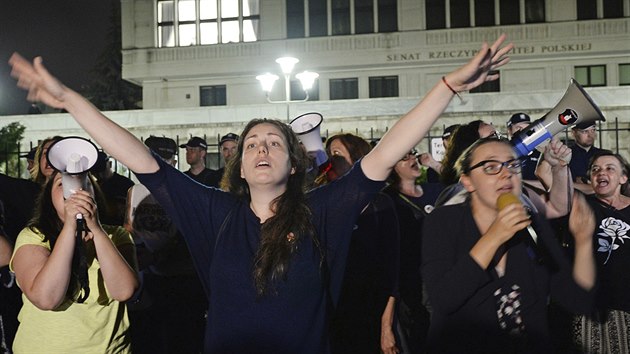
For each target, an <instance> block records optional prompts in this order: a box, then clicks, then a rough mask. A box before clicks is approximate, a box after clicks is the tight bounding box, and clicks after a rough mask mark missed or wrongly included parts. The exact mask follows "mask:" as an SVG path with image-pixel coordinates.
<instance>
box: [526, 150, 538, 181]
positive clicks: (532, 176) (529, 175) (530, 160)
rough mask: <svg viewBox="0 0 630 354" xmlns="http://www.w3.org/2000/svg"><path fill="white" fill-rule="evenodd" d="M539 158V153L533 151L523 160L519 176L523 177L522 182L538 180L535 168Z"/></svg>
mask: <svg viewBox="0 0 630 354" xmlns="http://www.w3.org/2000/svg"><path fill="white" fill-rule="evenodd" d="M540 156H541V153H540V151H538V150H536V149H534V151H532V152H531V154H529V155H527V156H526V157H525V158H524V159H523V167H522V168H521V176H523V180H524V181H532V180H538V177H536V166H537V165H538V160H540Z"/></svg>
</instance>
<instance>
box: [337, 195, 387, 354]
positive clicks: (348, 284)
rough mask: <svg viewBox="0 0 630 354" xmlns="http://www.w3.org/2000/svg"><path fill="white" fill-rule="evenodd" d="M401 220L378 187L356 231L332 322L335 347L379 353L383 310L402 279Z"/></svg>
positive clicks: (338, 350)
mask: <svg viewBox="0 0 630 354" xmlns="http://www.w3.org/2000/svg"><path fill="white" fill-rule="evenodd" d="M398 253H399V239H398V220H397V218H396V211H395V209H394V203H393V202H392V200H391V198H390V197H389V196H388V195H386V194H384V193H379V194H378V195H377V196H376V197H375V198H374V199H373V200H372V201H371V202H370V205H368V207H367V208H366V209H365V210H364V211H363V212H362V213H361V215H360V216H359V219H358V220H357V222H356V226H355V229H354V231H353V232H352V240H351V241H350V250H349V252H348V259H347V263H346V270H345V274H344V279H343V285H342V288H341V297H340V298H339V303H338V304H337V307H336V310H335V314H334V316H333V318H332V322H331V351H332V353H348V352H355V353H365V354H369V353H376V354H378V353H380V342H381V341H380V340H381V316H382V315H383V311H384V310H385V306H386V305H387V301H388V298H389V297H390V296H392V297H396V296H397V294H396V292H397V283H398Z"/></svg>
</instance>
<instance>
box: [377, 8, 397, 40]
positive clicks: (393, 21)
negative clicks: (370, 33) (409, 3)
mask: <svg viewBox="0 0 630 354" xmlns="http://www.w3.org/2000/svg"><path fill="white" fill-rule="evenodd" d="M396 31H398V7H397V5H396V0H378V32H379V33H387V32H396Z"/></svg>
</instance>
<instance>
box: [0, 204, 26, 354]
mask: <svg viewBox="0 0 630 354" xmlns="http://www.w3.org/2000/svg"><path fill="white" fill-rule="evenodd" d="M4 224H5V217H4V206H3V204H2V201H0V353H11V352H12V351H11V348H12V346H13V339H14V338H15V333H16V332H17V327H18V320H17V317H18V313H19V312H20V308H22V298H21V295H22V292H21V291H20V289H19V288H18V286H17V284H16V283H15V275H14V274H13V273H12V272H11V271H10V270H9V261H10V259H11V254H12V253H13V244H14V242H12V241H9V238H8V236H7V235H6V233H5V232H4V227H3V226H4Z"/></svg>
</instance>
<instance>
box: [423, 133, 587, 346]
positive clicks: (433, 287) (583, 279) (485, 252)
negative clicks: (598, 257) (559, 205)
mask: <svg viewBox="0 0 630 354" xmlns="http://www.w3.org/2000/svg"><path fill="white" fill-rule="evenodd" d="M457 166H458V168H457V169H458V171H460V180H461V183H462V184H463V185H464V188H465V189H466V191H467V192H468V193H469V195H468V199H467V200H466V202H464V203H460V204H456V205H448V206H444V207H440V208H436V209H435V210H434V211H433V212H432V213H431V214H429V216H428V217H427V218H426V220H425V223H424V228H423V235H424V239H423V245H422V277H423V280H424V283H425V284H426V289H427V293H428V301H429V303H430V307H431V309H432V316H431V326H430V330H429V352H435V353H462V352H466V353H521V352H526V353H530V352H531V353H544V352H549V351H550V350H551V341H550V335H549V330H548V320H547V304H548V297H549V296H551V297H552V298H557V299H562V304H563V305H564V306H565V307H567V308H569V309H570V310H572V311H577V312H581V313H585V312H588V311H590V309H591V307H592V303H593V299H594V290H593V289H594V286H595V265H594V259H593V253H592V252H593V246H592V233H593V229H594V227H595V225H594V217H593V214H592V211H591V210H590V208H589V207H588V205H587V203H586V201H585V200H584V198H583V197H582V196H581V195H577V194H576V195H577V196H576V197H575V199H574V203H573V210H572V213H571V216H570V218H569V226H570V230H571V232H572V234H573V237H574V239H575V244H576V247H575V255H574V262H573V265H571V264H570V263H569V261H568V260H567V259H566V258H565V255H564V253H563V251H562V250H561V248H560V245H559V244H558V242H557V240H556V239H555V236H554V235H553V232H552V231H551V229H550V227H549V225H548V224H547V222H546V220H545V218H544V216H541V215H539V214H536V213H532V214H531V218H530V216H529V215H528V213H527V211H526V209H525V207H524V206H523V205H522V204H521V203H520V202H517V203H510V204H509V205H507V206H498V205H497V204H498V203H497V202H498V199H500V198H499V196H501V195H502V194H507V195H511V196H512V198H513V199H516V201H518V200H519V199H518V198H522V197H523V196H522V195H521V191H522V188H521V177H520V166H521V165H520V161H519V160H517V159H516V156H515V154H514V151H513V148H512V146H511V144H509V142H507V141H500V140H497V139H493V138H490V139H480V140H479V141H477V142H476V143H474V144H473V145H472V146H471V147H470V148H469V149H468V150H466V151H465V152H464V153H463V154H462V156H461V158H460V159H459V160H458V163H457ZM528 226H531V227H532V228H533V229H532V231H530V232H528V231H524V230H523V229H525V228H527V227H528ZM534 236H535V237H534Z"/></svg>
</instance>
